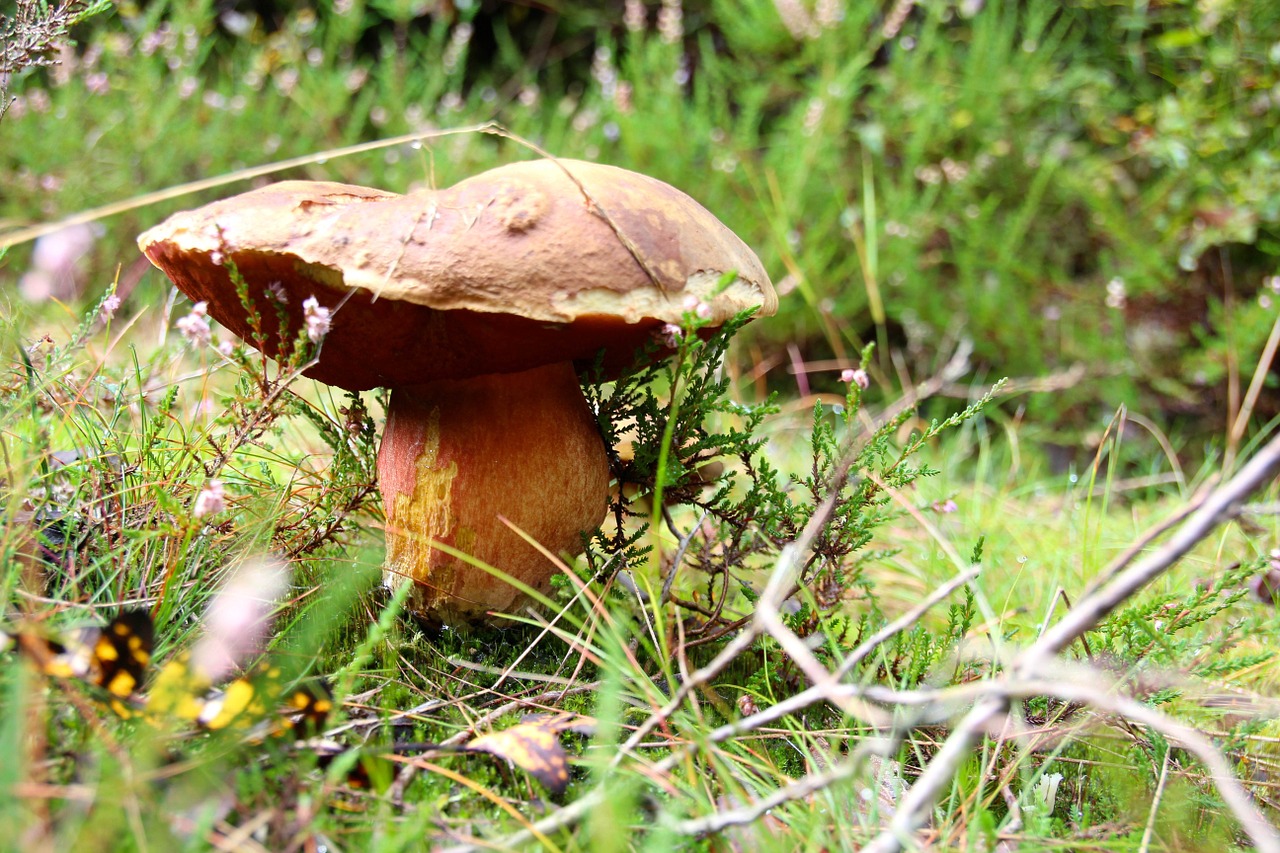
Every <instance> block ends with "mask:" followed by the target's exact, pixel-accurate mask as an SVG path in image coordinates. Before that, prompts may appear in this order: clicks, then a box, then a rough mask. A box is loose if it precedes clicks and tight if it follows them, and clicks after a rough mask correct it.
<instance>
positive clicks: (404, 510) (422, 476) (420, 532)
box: [387, 406, 465, 591]
mask: <svg viewBox="0 0 1280 853" xmlns="http://www.w3.org/2000/svg"><path fill="white" fill-rule="evenodd" d="M439 457H440V409H439V407H438V406H437V407H434V408H432V410H431V414H430V415H429V416H428V418H427V423H426V426H425V427H424V429H423V431H422V450H421V452H419V453H418V458H417V459H416V460H414V467H415V469H416V471H417V476H416V480H415V484H414V488H413V493H412V494H409V493H406V492H401V493H400V494H397V495H396V496H395V506H394V508H393V510H392V514H391V521H392V524H393V525H394V527H395V533H394V535H391V536H388V537H387V565H388V566H390V567H391V569H392V570H393V571H394V572H395V573H397V574H399V575H400V576H402V577H407V578H411V579H412V580H414V581H417V582H420V583H429V584H430V586H432V587H435V588H436V589H439V590H442V591H447V590H448V588H449V586H450V583H451V580H452V579H451V578H435V579H432V578H430V577H429V575H430V574H431V557H432V552H433V550H434V549H433V548H432V547H431V540H432V539H445V538H447V537H448V536H449V535H450V533H452V532H453V525H454V523H455V522H454V519H453V513H452V512H451V507H452V505H453V500H452V495H453V481H454V479H455V478H456V477H457V476H458V464H457V462H453V461H451V462H449V463H448V464H447V465H442V464H441V463H440V458H439ZM457 544H458V545H460V546H464V545H465V543H461V542H459V543H457ZM450 562H451V561H450ZM446 565H447V564H446Z"/></svg>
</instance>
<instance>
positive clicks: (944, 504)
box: [933, 498, 960, 515]
mask: <svg viewBox="0 0 1280 853" xmlns="http://www.w3.org/2000/svg"><path fill="white" fill-rule="evenodd" d="M959 508H960V507H958V506H956V502H955V501H953V500H951V499H950V498H948V499H947V500H945V501H934V502H933V511H934V512H937V513H941V514H942V515H950V514H951V513H953V512H955V511H956V510H958V509H959Z"/></svg>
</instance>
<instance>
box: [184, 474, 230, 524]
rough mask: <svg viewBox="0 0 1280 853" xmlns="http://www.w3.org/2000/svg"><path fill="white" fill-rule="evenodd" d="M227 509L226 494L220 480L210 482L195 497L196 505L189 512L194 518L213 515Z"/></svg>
mask: <svg viewBox="0 0 1280 853" xmlns="http://www.w3.org/2000/svg"><path fill="white" fill-rule="evenodd" d="M226 508H227V493H226V490H225V489H224V488H223V486H222V481H221V480H210V481H209V482H207V483H205V484H204V488H202V489H201V490H200V494H198V495H196V505H195V507H193V508H192V510H191V512H192V514H193V515H194V516H195V517H196V518H204V517H205V516H206V515H214V514H216V513H219V512H222V511H223V510H224V509H226Z"/></svg>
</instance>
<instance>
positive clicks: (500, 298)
mask: <svg viewBox="0 0 1280 853" xmlns="http://www.w3.org/2000/svg"><path fill="white" fill-rule="evenodd" d="M138 245H139V246H140V247H141V249H142V251H143V252H144V253H146V255H147V257H148V258H150V259H151V262H152V263H154V264H155V265H156V266H157V267H159V268H160V269H161V270H163V271H164V272H165V274H166V275H168V276H169V278H170V279H172V280H173V282H174V283H175V284H177V285H178V287H179V288H180V289H181V290H182V291H183V292H184V293H186V294H187V295H188V296H190V297H191V298H192V299H193V300H197V301H203V302H207V303H208V308H207V310H208V313H209V315H210V316H212V317H214V318H215V319H217V320H218V321H219V322H220V323H222V324H223V325H224V326H226V327H227V328H228V329H230V330H231V331H232V332H235V333H236V334H238V335H240V336H241V337H242V338H246V339H247V340H250V341H251V342H253V341H254V340H255V339H254V336H253V330H252V328H251V327H250V325H249V322H248V320H247V319H246V313H247V312H246V310H245V307H244V306H243V305H242V304H241V301H240V299H239V297H238V296H237V294H236V292H235V289H234V287H233V286H232V284H231V282H230V278H229V276H228V272H227V267H226V264H225V261H227V260H230V261H233V262H234V264H235V266H236V268H237V269H238V270H239V272H240V273H241V274H242V276H243V278H244V279H245V281H246V282H247V283H248V285H249V297H250V299H251V300H253V302H254V303H255V304H257V305H258V306H262V305H263V304H265V303H264V300H265V298H266V297H265V292H266V290H267V288H271V291H272V292H273V293H276V294H283V295H284V298H285V300H286V302H285V306H284V308H285V310H286V311H287V312H288V320H289V322H290V323H291V324H292V329H279V328H277V326H276V321H275V319H274V317H272V316H271V315H272V314H273V313H274V312H272V311H262V310H259V313H260V315H261V317H262V323H263V332H264V335H263V337H264V340H262V341H261V343H262V344H263V346H264V347H265V349H266V350H267V352H268V354H269V355H277V354H278V353H279V352H280V349H281V341H286V340H291V339H294V338H296V330H297V329H298V328H300V326H301V323H302V322H303V312H302V308H301V306H302V303H303V302H304V300H307V299H308V298H312V297H314V298H315V299H316V300H317V301H318V303H319V304H320V305H322V306H325V307H328V308H331V309H332V311H333V316H332V325H331V328H330V330H329V332H328V334H327V335H326V336H325V338H324V340H323V343H322V345H321V347H320V350H319V352H318V354H317V358H316V361H315V363H314V364H313V366H311V367H310V368H308V369H307V371H306V373H307V375H309V376H311V377H313V378H315V379H317V380H320V381H321V382H326V383H329V384H331V385H336V386H338V387H341V388H345V389H348V390H364V389H368V388H373V387H378V386H385V387H390V388H391V389H392V393H391V401H390V405H389V407H388V410H387V423H386V429H385V432H384V433H383V437H382V445H381V448H380V450H379V453H378V478H379V489H380V491H381V493H382V498H383V502H384V506H385V511H386V521H387V524H386V536H387V559H386V565H385V569H386V573H387V579H388V584H389V585H390V584H392V583H394V582H395V579H397V578H410V579H412V580H413V581H415V582H416V587H415V589H414V590H413V592H412V594H411V596H410V601H409V605H408V606H409V607H410V609H412V610H414V611H416V612H417V613H419V614H420V615H423V616H425V617H427V618H428V619H431V620H436V621H444V622H459V621H466V620H473V619H477V618H484V615H485V614H486V613H489V612H490V611H510V610H511V609H513V608H515V607H517V606H518V605H519V604H521V603H522V602H523V601H524V600H525V594H524V593H523V592H521V591H520V590H519V589H517V588H516V587H514V586H512V585H510V584H508V583H506V582H505V581H503V580H500V579H499V578H497V577H495V576H494V575H492V574H490V573H489V572H487V571H484V570H483V569H480V568H477V567H475V566H473V565H470V564H469V563H468V562H467V561H465V560H460V559H458V558H456V557H455V556H453V555H451V554H449V553H446V551H444V550H442V549H441V548H439V547H437V545H438V544H442V545H446V546H449V547H451V548H452V549H455V550H456V551H458V552H463V553H466V554H470V555H472V556H473V557H474V558H476V559H477V560H479V561H483V562H484V563H487V564H489V565H491V566H494V567H496V568H498V569H500V570H501V571H502V572H504V573H506V574H508V575H510V576H512V577H514V578H516V579H518V580H519V581H520V582H522V583H523V584H525V585H527V586H529V587H532V588H534V589H537V590H540V591H546V590H547V589H548V588H549V584H550V579H551V577H552V575H554V573H555V569H554V566H553V565H552V564H551V562H550V561H549V560H547V559H546V557H545V555H543V554H542V553H540V552H539V551H538V549H536V548H535V547H533V546H532V545H530V544H529V543H528V542H527V541H525V539H524V538H523V537H521V536H520V535H518V534H517V533H516V532H514V531H513V530H512V529H511V527H514V528H516V529H518V530H520V531H522V532H524V533H525V534H527V535H528V536H529V537H531V538H532V539H533V540H534V541H536V542H538V543H540V544H541V545H542V546H544V547H545V548H547V549H549V550H550V551H552V552H553V553H559V552H568V553H570V554H572V555H577V554H580V553H581V551H582V541H581V534H582V533H583V532H584V531H590V530H592V529H594V528H595V527H596V526H598V525H599V524H600V523H601V522H602V521H603V519H604V515H605V512H606V509H607V499H606V498H607V494H608V486H609V470H608V464H607V457H606V453H605V448H604V445H603V442H602V440H601V437H600V433H599V430H598V428H597V425H596V423H595V418H594V416H593V414H592V412H591V411H589V409H588V407H587V405H586V403H585V401H584V399H583V396H582V391H581V388H580V386H579V384H578V378H577V374H576V372H575V367H574V363H575V362H579V363H583V362H585V363H590V362H591V361H592V360H593V359H595V358H597V356H598V354H599V353H601V352H602V351H603V353H604V362H605V364H606V367H607V368H608V369H617V368H620V367H624V366H626V365H627V364H629V363H630V362H631V360H632V359H633V358H634V354H635V352H636V351H637V350H638V349H639V348H640V347H642V346H643V345H644V344H645V343H646V342H648V341H649V340H651V339H652V338H653V337H654V335H655V333H656V332H657V331H658V330H659V329H660V328H661V327H662V326H663V325H664V324H667V323H673V322H678V321H679V320H680V318H681V316H682V315H683V313H684V312H685V311H686V310H687V303H688V301H689V300H692V301H693V302H695V303H698V304H700V305H706V306H707V308H706V309H701V308H700V310H701V311H702V312H703V313H706V312H707V311H709V312H710V316H709V319H710V320H711V322H712V323H713V324H716V325H718V324H719V323H721V322H723V321H725V320H727V319H728V318H730V317H732V316H733V315H735V314H736V313H738V312H739V311H741V310H743V309H745V308H749V307H751V308H756V309H757V310H758V312H759V313H762V314H772V313H773V312H774V311H775V310H776V308H777V297H776V295H775V293H774V290H773V287H772V285H771V284H770V282H769V278H768V275H767V274H766V273H765V271H764V269H763V267H762V266H761V264H760V261H759V259H757V258H756V256H755V254H754V253H753V252H752V251H751V250H750V249H749V248H748V247H747V246H746V245H745V244H744V243H743V242H742V241H741V240H740V239H738V237H737V236H735V235H734V234H733V232H731V231H730V230H729V229H728V228H726V227H725V226H724V225H723V224H722V223H721V222H720V221H719V220H718V219H716V218H715V217H714V216H713V215H712V214H711V213H709V212H708V211H707V210H706V209H705V208H703V207H702V206H701V205H699V204H698V203H697V202H695V201H694V200H693V199H691V198H689V196H687V195H685V194H684V193H682V192H680V191H679V190H676V189H675V188H673V187H671V186H669V185H667V184H664V183H662V182H661V181H657V180H655V179H653V178H649V177H646V176H644V175H640V174H637V173H635V172H629V171H626V170H624V169H618V168H614V167H610V166H602V165H597V164H593V163H584V162H578V161H572V160H535V161H529V162H521V163H515V164H512V165H508V166H503V167H501V168H498V169H493V170H491V171H488V172H484V173H482V174H480V175H477V176H475V177H472V178H469V179H467V180H465V181H462V182H461V183H459V184H456V185H455V186H453V187H451V188H449V189H445V190H439V191H435V190H426V191H419V192H415V193H411V194H408V195H397V194H394V193H390V192H383V191H381V190H375V189H367V188H364V187H356V186H348V185H345V184H337V183H327V182H307V181H283V182H280V183H277V184H272V185H269V186H266V187H263V188H261V189H257V190H253V191H251V192H247V193H244V194H242V195H238V196H235V197H233V198H228V199H224V200H222V201H218V202H214V203H212V204H209V205H207V206H205V207H202V208H199V209H197V210H193V211H189V212H184V213H179V214H176V215H174V216H173V217H171V218H170V219H168V220H167V221H165V222H164V223H162V224H161V225H158V226H156V227H155V228H152V229H151V230H149V231H147V232H146V233H144V234H143V235H142V236H140V237H139V238H138ZM728 272H733V273H736V278H735V279H734V280H733V281H732V282H731V283H730V284H728V285H727V286H722V279H723V278H724V275H725V273H728ZM508 523H509V524H510V525H511V526H510V527H509V526H508Z"/></svg>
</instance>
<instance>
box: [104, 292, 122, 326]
mask: <svg viewBox="0 0 1280 853" xmlns="http://www.w3.org/2000/svg"><path fill="white" fill-rule="evenodd" d="M99 310H100V311H101V312H102V319H104V320H110V319H111V318H112V317H114V316H115V314H116V312H117V311H119V310H120V297H119V296H116V295H115V294H114V293H113V294H111V295H110V296H108V297H107V298H106V299H104V300H102V307H101V308H100V309H99Z"/></svg>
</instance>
